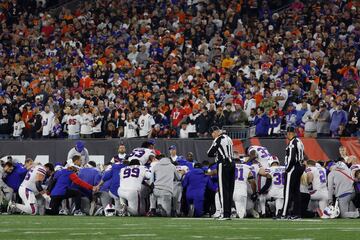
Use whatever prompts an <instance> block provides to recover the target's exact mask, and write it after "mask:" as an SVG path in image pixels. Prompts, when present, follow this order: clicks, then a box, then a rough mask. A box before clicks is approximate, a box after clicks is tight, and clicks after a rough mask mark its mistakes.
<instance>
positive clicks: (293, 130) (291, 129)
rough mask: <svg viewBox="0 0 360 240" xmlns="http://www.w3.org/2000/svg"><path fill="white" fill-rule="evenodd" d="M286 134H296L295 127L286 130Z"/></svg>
mask: <svg viewBox="0 0 360 240" xmlns="http://www.w3.org/2000/svg"><path fill="white" fill-rule="evenodd" d="M286 132H292V133H294V132H295V127H293V126H290V127H288V128H287V129H286Z"/></svg>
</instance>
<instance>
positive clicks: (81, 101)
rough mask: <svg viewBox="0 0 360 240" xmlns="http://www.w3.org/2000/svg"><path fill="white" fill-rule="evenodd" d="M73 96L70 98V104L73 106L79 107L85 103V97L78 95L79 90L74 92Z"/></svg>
mask: <svg viewBox="0 0 360 240" xmlns="http://www.w3.org/2000/svg"><path fill="white" fill-rule="evenodd" d="M74 96H75V98H74V99H73V100H71V105H72V106H74V107H75V108H81V107H82V106H83V105H84V103H85V99H84V98H82V97H81V96H80V93H79V92H75V94H74Z"/></svg>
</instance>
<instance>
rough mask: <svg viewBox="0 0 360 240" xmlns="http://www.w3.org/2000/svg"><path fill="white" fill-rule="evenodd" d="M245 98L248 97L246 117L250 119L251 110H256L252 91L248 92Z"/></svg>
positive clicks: (245, 106) (245, 105)
mask: <svg viewBox="0 0 360 240" xmlns="http://www.w3.org/2000/svg"><path fill="white" fill-rule="evenodd" d="M245 96H246V99H245V102H244V111H245V113H246V115H247V116H248V117H249V116H250V113H251V110H252V109H256V101H255V99H254V98H253V96H252V94H251V92H250V91H248V92H246V94H245Z"/></svg>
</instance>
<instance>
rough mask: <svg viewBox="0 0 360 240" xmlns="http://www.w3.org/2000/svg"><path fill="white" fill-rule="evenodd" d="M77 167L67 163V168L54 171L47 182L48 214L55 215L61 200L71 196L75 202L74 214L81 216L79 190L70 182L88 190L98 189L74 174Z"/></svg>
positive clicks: (95, 190)
mask: <svg viewBox="0 0 360 240" xmlns="http://www.w3.org/2000/svg"><path fill="white" fill-rule="evenodd" d="M77 171H78V167H77V166H76V165H74V164H69V165H68V167H67V168H65V169H62V170H59V171H57V172H55V174H54V176H53V178H52V179H51V182H50V183H49V187H48V191H50V197H51V201H50V209H49V210H48V211H47V213H48V214H51V215H57V214H58V213H59V208H60V205H61V202H62V200H64V199H68V198H73V199H74V202H75V212H74V215H76V216H82V215H84V214H83V213H82V212H81V192H80V191H79V190H78V189H75V188H73V187H72V184H73V183H74V184H76V185H78V186H80V187H82V188H85V189H87V190H89V191H94V192H97V191H98V189H99V188H98V187H97V186H96V187H95V186H93V185H90V184H88V183H87V182H85V181H83V180H81V179H80V178H79V177H78V175H77V174H76V173H77Z"/></svg>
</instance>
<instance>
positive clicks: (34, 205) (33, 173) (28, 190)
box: [9, 163, 54, 215]
mask: <svg viewBox="0 0 360 240" xmlns="http://www.w3.org/2000/svg"><path fill="white" fill-rule="evenodd" d="M27 169H28V172H27V174H26V176H25V179H24V181H23V182H22V183H21V185H20V187H19V196H20V197H21V200H22V201H23V204H18V203H16V204H14V203H10V204H9V206H10V208H16V209H19V210H21V211H23V212H24V213H27V214H32V215H35V214H37V213H38V207H39V206H38V201H37V198H39V197H40V195H42V197H43V198H44V199H45V200H46V201H47V202H48V203H49V202H50V196H49V195H47V194H46V191H45V189H43V182H44V180H45V178H46V177H47V176H50V175H51V174H52V173H53V172H54V166H53V165H52V164H51V163H47V164H45V165H44V166H42V165H35V164H32V165H28V166H27Z"/></svg>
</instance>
